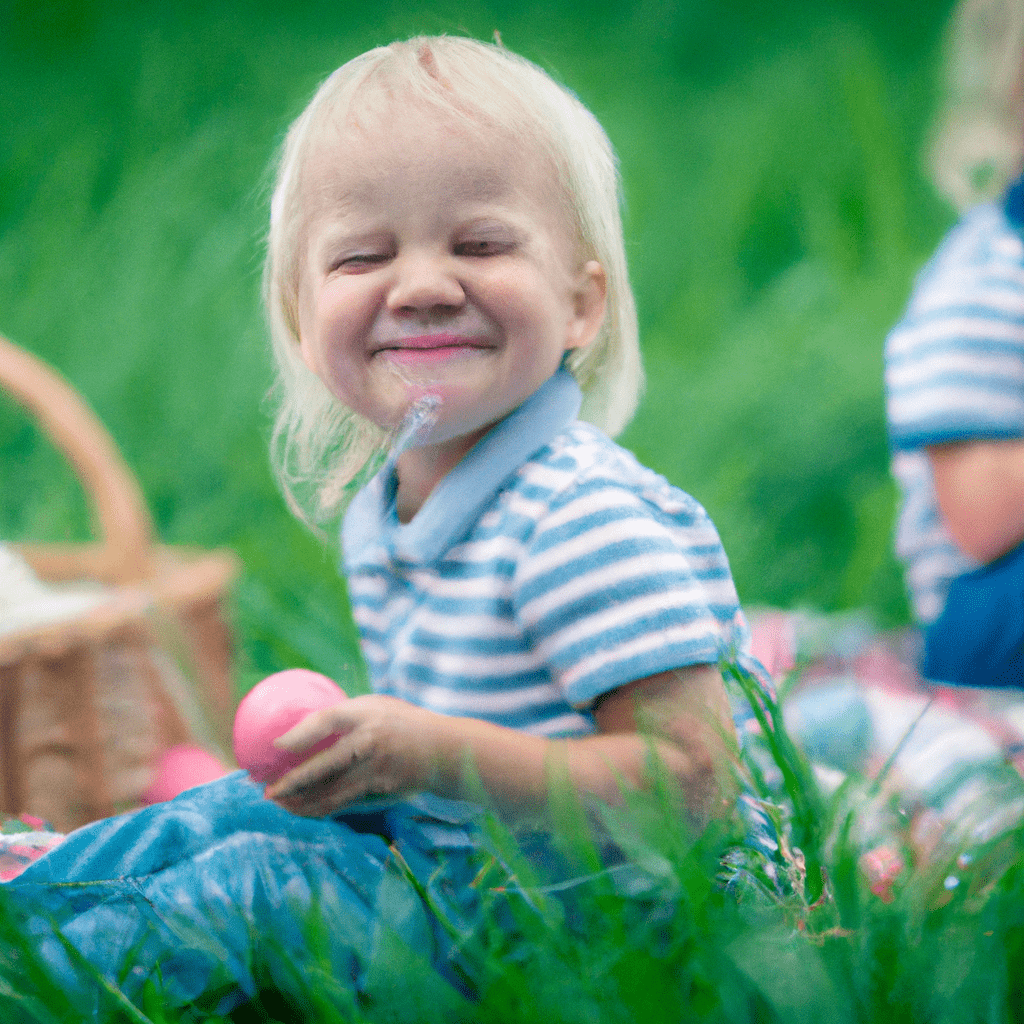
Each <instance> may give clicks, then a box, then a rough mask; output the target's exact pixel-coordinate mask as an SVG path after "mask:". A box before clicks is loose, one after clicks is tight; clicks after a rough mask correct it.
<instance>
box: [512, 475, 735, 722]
mask: <svg viewBox="0 0 1024 1024" xmlns="http://www.w3.org/2000/svg"><path fill="white" fill-rule="evenodd" d="M516 593H517V598H516V600H517V608H516V614H517V618H518V619H519V621H520V623H521V625H522V627H523V628H524V629H525V630H526V631H527V632H528V634H529V635H530V637H531V641H532V643H533V644H535V646H536V649H537V651H538V653H539V654H540V655H541V657H542V658H543V660H544V662H545V663H546V664H547V665H548V666H549V668H550V670H551V672H552V674H553V676H554V677H555V679H556V681H557V682H558V685H559V687H560V689H561V690H562V692H563V693H564V694H565V697H566V699H567V700H568V701H569V702H570V703H571V704H573V705H574V706H576V707H583V706H585V705H587V704H589V703H590V702H592V701H593V700H594V699H595V698H596V697H597V696H599V695H601V694H602V693H606V692H608V691H609V690H612V689H614V688H616V687H618V686H622V685H624V684H625V683H628V682H632V681H633V680H636V679H642V678H645V677H646V676H650V675H653V674H655V673H657V672H663V671H667V670H670V669H673V668H680V667H682V666H686V665H696V664H705V663H708V664H713V663H716V662H718V661H719V659H720V658H722V657H730V656H733V654H734V649H735V648H737V647H738V646H739V645H740V643H741V640H742V636H741V634H742V630H743V629H744V628H745V627H744V625H743V618H742V615H741V614H740V611H739V604H738V600H737V597H736V590H735V587H734V585H733V581H732V576H731V573H730V572H729V566H728V562H727V560H726V557H725V552H724V551H723V549H722V545H721V542H720V540H719V538H718V533H717V531H716V530H715V528H714V525H713V524H712V523H711V520H710V519H709V518H708V516H707V514H706V513H705V511H704V509H703V508H702V507H701V506H700V505H699V504H698V503H697V502H696V501H694V500H693V499H692V498H690V497H689V496H688V495H686V494H684V493H683V492H681V491H676V490H675V489H674V488H673V489H670V491H669V493H667V494H662V495H660V496H659V497H658V498H657V500H651V499H650V498H648V497H645V496H644V495H643V494H638V493H636V492H634V491H632V490H630V489H628V488H624V487H616V486H614V485H613V484H610V483H608V482H607V481H602V480H592V481H589V482H585V483H583V484H582V485H580V486H579V487H577V488H575V489H574V490H573V492H572V494H571V495H568V496H563V499H562V500H561V501H560V502H559V503H557V504H556V505H554V506H553V507H552V508H551V509H550V510H549V512H548V513H547V515H545V516H544V517H543V519H542V520H541V521H540V522H539V524H538V528H537V530H536V532H535V533H534V536H533V538H532V542H531V544H530V545H529V549H528V553H527V555H526V557H525V558H524V559H523V561H522V562H521V564H520V567H519V571H518V572H517V578H516Z"/></svg>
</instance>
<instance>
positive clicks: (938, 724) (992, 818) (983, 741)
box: [751, 610, 1024, 855]
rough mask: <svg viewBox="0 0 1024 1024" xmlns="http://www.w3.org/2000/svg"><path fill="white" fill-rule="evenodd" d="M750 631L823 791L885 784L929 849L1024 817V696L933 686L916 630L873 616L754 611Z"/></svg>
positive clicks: (919, 843)
mask: <svg viewBox="0 0 1024 1024" xmlns="http://www.w3.org/2000/svg"><path fill="white" fill-rule="evenodd" d="M751 631H752V634H753V641H754V653H755V655H756V656H757V657H758V658H759V659H760V660H761V661H762V663H763V664H764V665H765V666H766V667H767V668H768V669H769V671H770V672H771V673H772V675H773V678H774V679H775V680H776V683H777V687H778V692H779V699H780V704H781V706H782V709H783V718H784V722H785V724H786V729H787V732H788V733H789V734H790V736H791V737H792V738H793V739H794V740H796V742H797V744H798V745H799V746H800V747H802V749H803V750H804V752H805V753H806V755H807V757H808V759H809V761H810V762H811V764H812V765H813V766H814V769H815V773H816V775H817V776H818V779H819V781H820V782H821V783H822V785H823V787H824V788H826V789H834V788H836V787H838V786H839V785H840V784H841V783H842V782H843V781H844V780H845V779H846V778H848V777H849V776H850V775H851V774H854V775H856V776H857V777H859V778H862V779H865V780H872V779H878V780H879V781H880V783H881V786H880V789H881V793H882V795H883V797H885V798H887V799H888V802H889V804H890V805H891V806H892V805H895V806H897V807H898V810H899V813H900V814H901V815H902V816H903V817H904V819H905V820H906V823H907V831H908V833H909V835H910V839H911V841H912V843H913V845H914V846H915V847H917V848H918V852H919V853H921V854H922V855H927V854H928V852H929V850H930V849H932V848H933V847H934V846H935V845H936V843H937V842H938V841H939V840H940V839H943V838H944V839H946V840H948V841H951V842H961V843H962V842H964V841H974V842H984V841H985V840H987V839H988V838H990V837H992V836H994V835H995V834H997V833H998V832H999V831H1001V830H1003V829H1005V828H1008V827H1010V826H1012V825H1013V824H1014V823H1016V822H1017V821H1019V820H1021V818H1022V817H1024V779H1022V777H1024V689H1017V688H1009V687H1004V688H974V687H962V686H952V685H944V684H942V683H937V682H934V681H931V680H928V679H925V678H924V677H923V676H922V675H921V674H920V673H919V671H918V670H917V667H916V666H917V665H918V663H919V657H920V634H919V633H918V631H917V630H916V629H914V628H912V627H907V628H903V629H897V630H892V631H885V630H879V629H878V628H877V627H875V625H874V624H873V622H872V619H871V617H870V616H869V615H868V614H867V613H865V612H849V613H843V614H834V615H823V614H818V613H814V612H810V611H787V612H780V611H773V610H763V611H755V612H754V613H752V615H751ZM1022 682H1024V681H1022ZM893 798H895V799H893ZM866 838H867V837H866Z"/></svg>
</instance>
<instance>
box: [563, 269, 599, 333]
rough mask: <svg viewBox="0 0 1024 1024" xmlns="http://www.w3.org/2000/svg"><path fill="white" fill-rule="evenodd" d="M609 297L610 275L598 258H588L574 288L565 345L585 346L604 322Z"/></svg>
mask: <svg viewBox="0 0 1024 1024" xmlns="http://www.w3.org/2000/svg"><path fill="white" fill-rule="evenodd" d="M607 299H608V276H607V275H606V274H605V272H604V267H602V266H601V264H600V263H598V262H597V260H588V261H587V262H586V263H585V264H584V265H583V268H582V269H581V270H580V273H579V278H578V280H577V283H576V288H575V289H574V291H573V316H572V320H571V321H570V322H569V333H568V338H567V339H566V343H565V347H566V348H567V349H570V348H586V347H587V346H588V345H589V344H590V343H591V342H592V341H593V340H594V338H595V337H597V332H598V331H599V330H600V329H601V324H603V323H604V314H605V307H606V305H607Z"/></svg>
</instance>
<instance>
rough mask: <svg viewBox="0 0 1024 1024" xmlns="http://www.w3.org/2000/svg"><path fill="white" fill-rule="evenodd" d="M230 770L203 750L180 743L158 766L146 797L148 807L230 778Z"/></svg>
mask: <svg viewBox="0 0 1024 1024" xmlns="http://www.w3.org/2000/svg"><path fill="white" fill-rule="evenodd" d="M227 773H228V769H227V768H225V767H224V765H222V764H221V763H220V761H218V760H217V758H215V757H214V756H213V754H211V753H209V752H208V751H206V750H203V748H202V747H196V746H193V745H192V744H191V743H180V744H178V746H176V747H169V748H168V749H167V750H165V751H164V752H163V754H162V755H161V756H160V760H159V761H157V764H156V775H155V776H154V778H153V781H152V782H151V783H150V784H149V787H148V788H147V789H146V791H145V793H143V794H142V802H143V803H145V804H158V803H161V802H162V801H164V800H173V799H174V798H175V797H176V796H177V795H178V794H179V793H184V792H185V790H186V789H193V788H194V787H196V786H201V785H203V784H204V783H206V782H213V781H214V779H219V778H221V777H222V776H224V775H227Z"/></svg>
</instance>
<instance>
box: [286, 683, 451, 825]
mask: <svg viewBox="0 0 1024 1024" xmlns="http://www.w3.org/2000/svg"><path fill="white" fill-rule="evenodd" d="M451 722H452V720H451V719H446V718H445V716H443V715H438V714H435V713H434V712H432V711H426V710H424V709H423V708H419V707H416V706H415V705H413V704H409V703H408V702H406V701H404V700H399V699H398V698H396V697H386V696H382V695H377V694H374V695H370V696H364V697H353V698H352V699H351V700H347V701H343V702H342V703H340V704H337V705H335V706H333V707H330V708H326V709H324V710H323V711H316V712H314V713H313V714H311V715H308V716H307V717H306V718H304V719H303V720H302V721H301V722H299V724H298V725H296V726H294V727H293V728H292V729H289V730H288V732H286V733H284V735H282V736H280V737H278V739H277V740H276V741H275V743H274V745H275V746H277V747H281V748H282V749H285V750H289V751H294V752H296V753H302V752H303V751H305V750H308V749H310V748H311V747H314V746H316V744H317V743H318V742H319V741H320V740H322V739H324V738H325V737H327V736H330V735H332V734H339V738H338V740H337V741H336V742H335V743H334V744H333V745H332V746H330V747H328V748H327V749H326V750H322V751H321V752H320V753H319V754H316V755H315V756H313V757H311V758H309V760H307V761H304V762H303V763H302V764H301V765H299V766H298V767H297V768H293V769H292V770H291V771H290V772H288V773H287V774H286V775H284V776H282V777H281V778H280V779H278V780H277V782H275V783H274V784H273V785H272V786H268V787H267V791H266V795H267V797H268V798H269V799H271V800H274V801H276V802H277V803H279V804H280V805H281V806H282V807H284V808H286V809H287V810H289V811H291V812H292V813H293V814H301V815H304V816H306V817H320V816H322V815H325V814H330V813H331V812H332V811H335V810H337V809H338V808H339V807H343V806H345V805H346V804H349V803H352V802H353V801H355V800H359V799H360V798H362V797H367V796H386V795H391V794H394V793H406V792H410V791H415V790H419V789H424V788H428V787H429V786H430V784H431V782H432V781H433V777H434V775H435V774H436V770H437V767H438V763H439V759H440V753H441V746H442V744H443V742H444V737H445V734H446V732H447V731H448V730H450V729H451Z"/></svg>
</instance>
